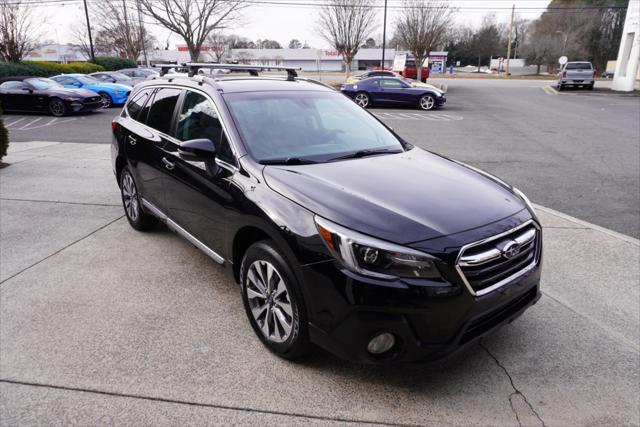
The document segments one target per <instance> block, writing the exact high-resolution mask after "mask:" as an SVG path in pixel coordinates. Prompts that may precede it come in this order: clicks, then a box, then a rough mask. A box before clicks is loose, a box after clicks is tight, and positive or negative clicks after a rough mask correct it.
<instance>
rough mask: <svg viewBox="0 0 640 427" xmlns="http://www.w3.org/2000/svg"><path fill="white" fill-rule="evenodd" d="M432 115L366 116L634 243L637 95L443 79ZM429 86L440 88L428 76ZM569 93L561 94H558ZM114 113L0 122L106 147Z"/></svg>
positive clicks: (639, 128) (638, 203)
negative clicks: (440, 104) (443, 92)
mask: <svg viewBox="0 0 640 427" xmlns="http://www.w3.org/2000/svg"><path fill="white" fill-rule="evenodd" d="M442 82H445V83H446V84H447V85H448V87H449V90H448V92H447V104H446V105H445V107H444V108H443V109H440V110H437V111H420V110H418V109H404V108H403V109H391V108H375V109H372V110H371V112H372V113H373V114H375V115H376V116H377V117H379V118H380V119H381V120H382V121H384V122H385V123H387V124H389V125H390V126H391V127H393V128H394V129H395V130H396V132H398V133H399V134H400V135H401V136H402V137H404V138H406V139H407V140H408V141H410V142H412V143H414V144H416V145H419V146H421V147H423V148H426V149H429V150H433V151H435V152H437V153H440V154H443V155H445V156H448V157H452V158H454V159H457V160H460V161H463V162H467V163H469V164H471V165H474V166H477V167H480V168H482V169H485V170H487V171H488V172H491V173H494V174H496V175H497V176H499V177H501V178H503V179H505V180H506V181H508V182H509V183H511V184H513V185H515V186H517V187H519V188H520V189H522V190H523V191H524V192H525V194H527V195H528V196H529V198H530V199H532V200H533V201H534V202H535V203H539V204H541V205H544V206H548V207H551V208H553V209H556V210H558V211H561V212H565V213H568V214H570V215H572V216H575V217H578V218H580V219H584V220H586V221H589V222H592V223H595V224H598V225H601V226H604V227H607V228H611V229H613V230H616V231H618V232H621V233H624V234H628V235H631V236H634V237H636V238H638V237H640V224H639V223H638V215H640V193H639V192H638V191H637V182H638V179H639V177H640V156H639V155H638V153H639V152H640V122H639V121H638V117H640V97H628V96H614V95H605V94H602V93H600V92H598V90H597V89H598V88H599V87H601V86H602V87H604V86H607V85H608V84H609V82H597V83H596V92H595V93H592V92H590V91H582V90H571V91H568V92H563V93H562V95H553V94H552V93H547V92H545V91H544V88H545V87H547V86H548V85H549V84H550V83H549V81H545V80H510V81H501V80H491V79H484V80H483V79H478V80H473V79H458V80H456V79H447V80H442ZM432 83H438V81H437V80H435V79H433V82H432ZM567 93H570V94H571V95H569V96H565V95H564V94H567ZM119 111H120V110H119V109H118V108H110V109H107V110H100V111H98V112H96V113H94V114H84V115H78V116H71V117H65V118H62V119H61V120H68V119H70V118H73V119H75V120H73V121H70V122H68V123H64V124H59V122H53V123H52V124H51V125H48V126H47V127H45V128H35V129H31V127H30V126H27V127H26V128H25V129H20V128H21V127H23V126H24V124H28V123H29V122H30V121H32V120H34V119H37V118H42V120H40V121H39V122H36V123H35V125H38V124H39V123H40V124H46V123H48V122H49V121H50V120H51V119H52V117H50V116H37V115H27V116H25V115H13V114H12V115H6V116H5V120H6V121H7V123H9V124H11V123H13V122H15V121H17V120H20V119H24V120H23V121H21V122H18V123H17V124H15V125H11V126H10V128H9V130H10V131H11V140H12V141H42V140H46V141H58V142H97V143H109V142H110V141H111V126H110V122H111V120H112V119H113V117H114V116H116V115H117V114H118V113H119Z"/></svg>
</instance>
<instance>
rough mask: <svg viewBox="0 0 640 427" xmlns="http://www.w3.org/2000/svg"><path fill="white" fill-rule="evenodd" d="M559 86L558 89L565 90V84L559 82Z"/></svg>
mask: <svg viewBox="0 0 640 427" xmlns="http://www.w3.org/2000/svg"><path fill="white" fill-rule="evenodd" d="M557 87H558V90H559V91H560V92H562V91H563V90H564V84H562V83H558V86H557Z"/></svg>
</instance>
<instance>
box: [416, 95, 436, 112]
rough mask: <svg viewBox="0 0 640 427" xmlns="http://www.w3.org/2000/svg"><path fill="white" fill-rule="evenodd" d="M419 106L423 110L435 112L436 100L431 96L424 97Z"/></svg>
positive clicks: (421, 98)
mask: <svg viewBox="0 0 640 427" xmlns="http://www.w3.org/2000/svg"><path fill="white" fill-rule="evenodd" d="M418 104H419V106H420V108H421V109H423V110H433V109H434V108H436V99H435V98H434V97H433V96H431V95H423V96H422V97H420V102H419V103H418Z"/></svg>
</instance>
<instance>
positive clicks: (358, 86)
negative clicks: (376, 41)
mask: <svg viewBox="0 0 640 427" xmlns="http://www.w3.org/2000/svg"><path fill="white" fill-rule="evenodd" d="M340 90H341V91H342V93H343V94H345V95H347V96H348V97H349V98H352V99H353V100H354V101H355V102H356V104H358V105H359V106H361V107H362V108H367V107H369V106H371V105H397V106H415V107H418V108H421V109H423V110H433V109H434V108H437V107H440V106H442V104H444V103H445V102H446V101H447V99H446V98H445V97H444V92H443V91H441V90H440V89H437V88H430V87H415V86H412V85H411V84H409V83H407V82H406V81H404V80H403V79H398V78H394V77H373V78H370V79H364V80H360V81H357V82H355V83H352V84H344V85H342V87H341V88H340Z"/></svg>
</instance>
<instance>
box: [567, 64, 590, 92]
mask: <svg viewBox="0 0 640 427" xmlns="http://www.w3.org/2000/svg"><path fill="white" fill-rule="evenodd" d="M595 78H596V69H595V68H593V65H591V62H587V61H579V62H567V63H566V64H564V67H562V69H561V70H560V74H559V76H558V85H557V87H558V90H564V88H565V87H567V86H573V87H576V86H582V87H583V88H586V89H589V90H592V89H593V85H594V83H595Z"/></svg>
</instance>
